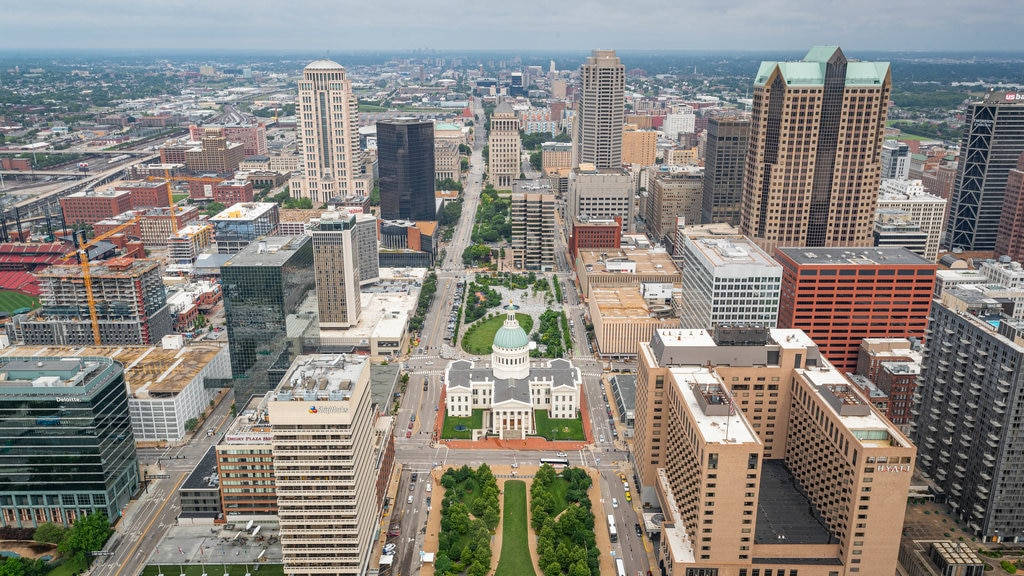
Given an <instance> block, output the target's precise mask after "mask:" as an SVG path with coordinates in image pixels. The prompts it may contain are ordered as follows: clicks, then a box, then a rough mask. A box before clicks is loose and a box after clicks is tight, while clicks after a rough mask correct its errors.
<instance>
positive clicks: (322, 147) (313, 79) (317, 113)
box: [292, 60, 369, 206]
mask: <svg viewBox="0 0 1024 576" xmlns="http://www.w3.org/2000/svg"><path fill="white" fill-rule="evenodd" d="M296 115H297V116H298V124H299V146H300V147H301V148H302V154H303V160H304V162H305V168H304V173H303V178H302V179H301V190H292V196H295V197H305V198H309V199H311V200H312V201H313V204H314V205H315V206H319V205H320V204H323V203H325V202H327V201H328V200H330V199H331V198H334V197H335V196H353V195H358V196H366V195H368V194H369V180H368V178H367V177H366V174H365V173H364V169H363V151H362V149H361V148H360V147H359V132H358V130H359V105H358V103H357V101H356V97H355V95H354V94H353V93H352V84H351V82H350V81H349V79H348V76H347V75H346V73H345V68H343V67H342V66H341V64H338V63H337V62H333V61H331V60H316V61H314V62H310V63H309V65H307V66H306V67H305V68H304V69H303V70H302V80H299V100H298V106H297V107H296ZM293 181H295V179H293Z"/></svg>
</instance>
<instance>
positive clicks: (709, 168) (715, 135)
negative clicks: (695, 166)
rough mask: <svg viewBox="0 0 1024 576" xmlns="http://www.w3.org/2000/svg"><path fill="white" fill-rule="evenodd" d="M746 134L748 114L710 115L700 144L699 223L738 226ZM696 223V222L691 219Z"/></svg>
mask: <svg viewBox="0 0 1024 576" xmlns="http://www.w3.org/2000/svg"><path fill="white" fill-rule="evenodd" d="M749 136H750V116H749V115H738V114H733V115H727V116H712V117H711V118H709V119H708V132H707V144H706V145H705V147H704V184H703V186H704V190H703V194H702V199H701V200H702V205H701V222H703V223H704V224H711V223H718V222H725V223H727V224H731V225H732V226H739V225H740V208H741V206H742V205H743V168H744V166H745V165H746V160H747V141H748V138H749ZM693 224H696V222H693Z"/></svg>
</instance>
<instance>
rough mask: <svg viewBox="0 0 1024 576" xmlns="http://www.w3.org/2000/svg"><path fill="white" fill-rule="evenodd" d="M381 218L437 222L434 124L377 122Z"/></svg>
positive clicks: (398, 120) (403, 120)
mask: <svg viewBox="0 0 1024 576" xmlns="http://www.w3.org/2000/svg"><path fill="white" fill-rule="evenodd" d="M377 172H378V174H379V175H380V182H379V186H380V215H381V218H383V219H385V220H436V219H437V217H436V215H435V212H434V206H435V201H434V123H433V122H431V121H429V120H420V119H418V118H407V117H403V118H395V119H394V120H381V121H379V122H377Z"/></svg>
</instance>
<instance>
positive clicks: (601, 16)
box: [0, 0, 1024, 52]
mask: <svg viewBox="0 0 1024 576" xmlns="http://www.w3.org/2000/svg"><path fill="white" fill-rule="evenodd" d="M1022 23H1024V1H1022V0H582V1H576V0H478V1H475V2H470V1H468V0H360V1H358V2H354V1H351V0H336V1H329V0H285V1H282V0H275V1H273V2H267V1H264V0H205V1H199V0H132V1H129V0H35V1H29V0H0V50H55V49H56V50H64V49H88V50H104V51H107V50H111V51H134V50H143V51H154V50H155V51H179V50H200V51H201V50H256V51H299V52H317V51H325V50H339V51H340V50H406V49H419V48H428V49H442V50H443V49H517V50H527V49H535V50H559V49H563V50H578V49H589V48H593V47H598V46H600V47H608V48H616V49H620V50H628V49H639V50H657V49H665V50H724V49H729V50H754V51H760V50H801V49H804V48H806V47H808V46H810V45H812V44H836V43H838V44H841V45H842V46H843V47H844V48H846V49H847V50H849V49H860V50H873V49H878V50H903V49H920V50H956V51H980V50H1005V51H1020V50H1021V49H1022V45H1024V43H1022V42H1021V41H1020V37H1021V35H1020V30H1021V28H1020V26H1021V24H1022Z"/></svg>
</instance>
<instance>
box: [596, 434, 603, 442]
mask: <svg viewBox="0 0 1024 576" xmlns="http://www.w3.org/2000/svg"><path fill="white" fill-rule="evenodd" d="M597 441H598V442H604V434H601V435H600V436H598V438H597Z"/></svg>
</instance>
